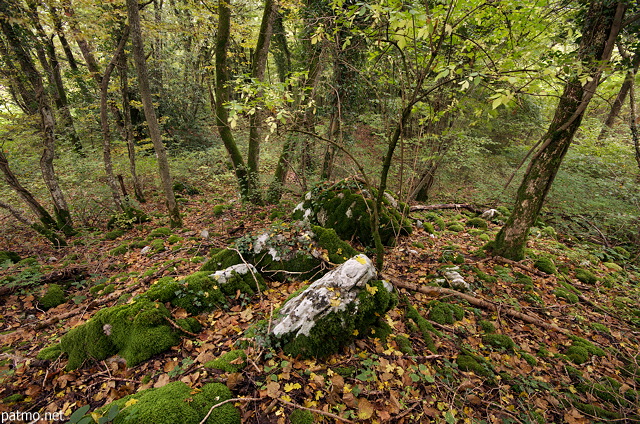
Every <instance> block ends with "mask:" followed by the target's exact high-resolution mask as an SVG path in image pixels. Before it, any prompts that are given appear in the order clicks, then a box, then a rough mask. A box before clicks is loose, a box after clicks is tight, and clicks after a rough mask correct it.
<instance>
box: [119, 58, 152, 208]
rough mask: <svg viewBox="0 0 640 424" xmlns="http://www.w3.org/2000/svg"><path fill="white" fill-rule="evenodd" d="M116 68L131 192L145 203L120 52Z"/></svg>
mask: <svg viewBox="0 0 640 424" xmlns="http://www.w3.org/2000/svg"><path fill="white" fill-rule="evenodd" d="M118 68H119V70H120V92H121V96H122V116H123V119H124V123H123V130H124V131H123V134H122V135H123V138H124V139H125V140H126V142H127V154H128V156H129V172H131V178H132V180H133V194H134V196H135V198H136V200H137V201H138V202H140V203H145V202H146V200H145V198H144V193H143V191H142V185H141V184H140V180H139V179H138V173H137V171H136V146H135V143H134V140H133V126H132V125H131V104H130V103H129V83H128V81H127V79H128V75H127V56H126V55H124V54H121V55H120V56H119V64H118Z"/></svg>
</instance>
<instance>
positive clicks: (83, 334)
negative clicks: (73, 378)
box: [60, 299, 200, 370]
mask: <svg viewBox="0 0 640 424" xmlns="http://www.w3.org/2000/svg"><path fill="white" fill-rule="evenodd" d="M170 316H171V314H170V312H169V311H168V310H167V308H165V307H164V305H162V304H161V303H157V302H151V301H149V300H147V299H139V300H138V301H136V302H134V303H130V304H126V305H118V306H112V307H110V308H105V309H102V310H100V311H98V312H97V313H96V314H95V315H94V316H93V318H91V319H90V320H89V321H87V322H86V323H84V324H82V325H80V326H78V327H75V328H73V329H71V330H70V331H69V332H68V333H67V334H65V335H64V336H63V337H62V339H61V340H60V350H61V351H62V352H65V353H66V354H67V355H68V357H69V362H68V363H67V369H68V370H73V369H76V368H79V367H80V366H81V365H82V364H83V362H84V361H85V360H89V359H95V360H102V359H106V358H108V357H109V356H112V355H115V354H119V355H120V356H122V357H123V358H124V359H125V360H126V361H127V365H129V366H133V365H136V364H139V363H140V362H142V361H144V360H146V359H149V358H150V357H152V356H153V355H155V354H157V353H160V352H163V351H165V350H166V349H168V348H170V347H171V346H174V345H176V344H178V342H179V341H180V336H181V334H180V332H179V330H176V329H175V328H173V327H172V326H171V325H170V324H169V322H168V321H167V318H170ZM177 324H178V325H180V326H182V327H183V328H185V329H186V330H187V331H191V332H193V331H199V329H200V324H199V323H198V322H197V321H196V320H195V319H194V318H187V319H183V320H177Z"/></svg>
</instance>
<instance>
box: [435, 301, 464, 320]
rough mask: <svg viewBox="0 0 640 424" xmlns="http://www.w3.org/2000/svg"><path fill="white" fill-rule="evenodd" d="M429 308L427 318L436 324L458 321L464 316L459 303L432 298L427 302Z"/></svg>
mask: <svg viewBox="0 0 640 424" xmlns="http://www.w3.org/2000/svg"><path fill="white" fill-rule="evenodd" d="M429 305H430V306H431V309H430V310H429V319H430V320H431V321H434V322H437V323H438V324H442V325H445V324H449V325H450V324H453V323H454V322H456V321H460V320H461V319H462V318H463V317H464V309H463V308H462V307H461V306H459V305H453V304H451V303H444V302H439V301H437V300H434V301H433V302H429Z"/></svg>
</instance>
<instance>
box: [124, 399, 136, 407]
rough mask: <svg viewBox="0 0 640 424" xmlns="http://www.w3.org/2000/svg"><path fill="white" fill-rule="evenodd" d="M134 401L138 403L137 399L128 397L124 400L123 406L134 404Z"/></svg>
mask: <svg viewBox="0 0 640 424" xmlns="http://www.w3.org/2000/svg"><path fill="white" fill-rule="evenodd" d="M136 403H138V399H129V400H128V401H126V402H125V404H124V406H125V408H126V407H128V406H131V405H135V404H136Z"/></svg>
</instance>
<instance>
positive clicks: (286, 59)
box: [271, 12, 291, 82]
mask: <svg viewBox="0 0 640 424" xmlns="http://www.w3.org/2000/svg"><path fill="white" fill-rule="evenodd" d="M283 21H284V17H283V16H282V13H280V12H276V16H275V19H274V21H273V45H272V48H271V54H273V59H274V62H275V63H276V69H277V71H278V79H279V80H280V82H285V81H286V80H287V77H288V76H289V73H290V72H291V52H290V51H289V45H288V44H287V34H286V32H285V29H284V22H283Z"/></svg>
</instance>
